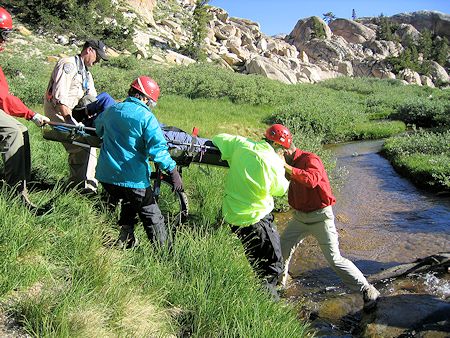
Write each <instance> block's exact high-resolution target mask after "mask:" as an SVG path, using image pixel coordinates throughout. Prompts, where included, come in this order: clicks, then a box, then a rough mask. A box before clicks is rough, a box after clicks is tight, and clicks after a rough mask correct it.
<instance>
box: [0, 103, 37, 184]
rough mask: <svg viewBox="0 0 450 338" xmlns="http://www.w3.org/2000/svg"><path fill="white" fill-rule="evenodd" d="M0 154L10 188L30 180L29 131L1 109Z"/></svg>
mask: <svg viewBox="0 0 450 338" xmlns="http://www.w3.org/2000/svg"><path fill="white" fill-rule="evenodd" d="M0 152H1V154H2V157H3V161H4V163H5V181H6V183H8V184H9V185H10V186H15V185H16V184H17V183H19V182H21V181H25V180H29V179H30V175H31V153H30V140H29V136H28V129H27V127H25V126H24V125H23V124H22V123H20V122H19V121H17V120H16V119H15V118H14V117H12V116H10V115H8V114H7V113H5V112H4V111H3V110H1V109H0Z"/></svg>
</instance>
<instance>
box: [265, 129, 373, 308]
mask: <svg viewBox="0 0 450 338" xmlns="http://www.w3.org/2000/svg"><path fill="white" fill-rule="evenodd" d="M265 136H266V139H268V140H270V141H271V142H273V143H274V148H275V150H279V153H282V154H283V155H284V156H283V157H284V159H285V161H286V163H285V170H286V174H287V176H289V179H290V181H291V182H290V185H289V192H288V199H289V205H290V206H291V207H292V208H294V209H295V213H294V217H293V219H292V220H291V221H290V222H289V224H288V226H287V228H286V229H285V231H284V232H283V234H282V235H281V251H282V253H283V257H284V258H285V259H287V262H286V266H285V271H286V272H287V271H288V268H289V260H290V256H291V255H292V253H293V251H294V250H295V248H296V247H297V245H298V244H299V243H300V242H301V241H302V240H303V239H304V238H305V237H307V236H308V235H312V236H313V237H315V238H316V240H317V242H318V243H319V246H320V249H321V250H322V253H323V255H324V256H325V258H326V260H327V262H328V264H329V265H330V266H331V268H332V269H333V270H334V271H335V272H336V274H337V275H338V276H339V277H340V278H341V279H342V281H343V282H344V283H345V284H346V285H347V286H348V287H349V288H350V289H351V290H353V291H359V292H361V293H362V296H363V299H364V308H365V309H369V308H372V307H374V306H375V305H376V301H377V298H378V297H379V295H380V293H379V292H378V290H377V289H375V287H374V286H373V285H371V284H369V283H368V282H367V280H366V278H365V277H364V276H363V274H362V273H361V271H359V269H358V268H357V267H356V266H355V265H354V264H353V263H352V262H351V261H349V260H348V259H346V258H344V257H342V256H341V253H340V251H339V241H338V234H337V231H336V226H335V224H334V215H333V209H332V205H334V204H335V202H336V199H335V197H334V196H333V193H332V192H331V186H330V182H329V181H328V176H327V173H326V171H325V167H324V165H323V163H322V161H321V159H320V157H319V156H317V155H316V154H314V153H310V152H306V151H303V150H300V149H298V148H296V147H295V146H294V144H293V143H292V134H291V133H290V131H289V130H288V129H287V128H286V127H284V126H283V125H281V124H274V125H273V126H271V127H270V128H269V129H267V131H266V135H265Z"/></svg>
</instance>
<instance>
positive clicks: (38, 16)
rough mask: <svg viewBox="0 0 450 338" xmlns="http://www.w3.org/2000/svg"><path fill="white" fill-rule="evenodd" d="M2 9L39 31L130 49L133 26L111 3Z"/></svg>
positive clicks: (72, 1) (11, 4) (24, 0)
mask: <svg viewBox="0 0 450 338" xmlns="http://www.w3.org/2000/svg"><path fill="white" fill-rule="evenodd" d="M2 6H5V7H6V8H8V9H9V10H11V11H12V13H14V14H16V15H17V17H18V18H19V19H21V20H23V22H26V23H27V24H29V25H30V26H31V27H33V28H35V29H36V30H38V31H43V32H45V33H47V32H56V33H59V34H67V32H70V35H69V38H74V39H75V40H84V39H86V38H97V39H102V40H103V41H105V43H106V44H107V45H109V46H113V47H116V48H118V49H124V48H129V47H130V46H132V39H133V34H134V28H133V26H134V23H133V22H132V20H130V19H125V17H124V16H123V14H122V13H121V12H120V11H119V9H118V7H117V5H112V2H111V0H90V1H86V0H64V1H61V0H45V1H29V0H6V1H3V4H2Z"/></svg>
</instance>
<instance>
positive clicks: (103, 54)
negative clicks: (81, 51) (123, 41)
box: [97, 49, 109, 61]
mask: <svg viewBox="0 0 450 338" xmlns="http://www.w3.org/2000/svg"><path fill="white" fill-rule="evenodd" d="M97 53H98V55H100V57H101V58H102V59H103V60H105V61H108V60H109V58H108V56H107V55H106V53H105V52H104V51H102V50H98V49H97Z"/></svg>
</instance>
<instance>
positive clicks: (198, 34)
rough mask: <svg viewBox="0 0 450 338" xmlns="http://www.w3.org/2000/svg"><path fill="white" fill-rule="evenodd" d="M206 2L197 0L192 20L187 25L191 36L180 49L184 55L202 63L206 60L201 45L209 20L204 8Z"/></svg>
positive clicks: (206, 0) (206, 32) (205, 0)
mask: <svg viewBox="0 0 450 338" xmlns="http://www.w3.org/2000/svg"><path fill="white" fill-rule="evenodd" d="M208 2H209V0H197V3H196V6H195V9H194V13H193V15H192V20H191V21H190V22H189V24H188V26H189V27H188V28H189V29H190V30H191V32H192V36H191V39H190V41H189V42H188V44H187V45H186V46H185V47H184V48H183V49H182V52H183V53H184V54H185V55H187V56H189V57H191V58H192V59H194V60H197V61H204V60H205V59H206V55H205V53H204V51H203V44H204V40H205V38H206V36H207V34H208V29H207V24H208V22H209V19H210V18H209V14H208V11H207V7H206V5H207V4H208Z"/></svg>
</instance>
